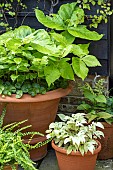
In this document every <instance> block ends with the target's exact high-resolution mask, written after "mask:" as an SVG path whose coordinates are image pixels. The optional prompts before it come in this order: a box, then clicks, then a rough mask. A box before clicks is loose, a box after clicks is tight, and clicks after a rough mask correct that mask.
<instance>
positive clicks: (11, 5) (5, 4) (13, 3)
mask: <svg viewBox="0 0 113 170" xmlns="http://www.w3.org/2000/svg"><path fill="white" fill-rule="evenodd" d="M20 8H21V9H25V8H27V6H26V5H25V4H24V3H23V2H22V0H9V1H7V0H1V1H0V20H1V22H0V26H1V27H4V28H6V30H7V31H8V30H10V29H12V28H11V27H10V24H9V21H8V19H7V17H6V13H8V15H9V16H10V17H12V18H13V19H15V25H14V28H15V27H16V26H17V22H18V21H17V16H18V12H19V10H20Z"/></svg>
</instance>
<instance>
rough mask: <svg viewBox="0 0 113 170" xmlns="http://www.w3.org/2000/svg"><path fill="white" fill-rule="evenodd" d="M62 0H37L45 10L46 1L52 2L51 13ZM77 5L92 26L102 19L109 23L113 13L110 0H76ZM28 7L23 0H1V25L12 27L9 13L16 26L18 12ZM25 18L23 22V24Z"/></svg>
mask: <svg viewBox="0 0 113 170" xmlns="http://www.w3.org/2000/svg"><path fill="white" fill-rule="evenodd" d="M59 1H60V0H57V1H55V0H47V1H46V0H45V1H44V2H41V1H40V0H37V4H38V3H39V2H41V3H43V6H44V10H47V9H46V3H48V2H49V3H50V9H49V11H48V12H49V13H53V8H54V7H55V6H56V5H57V4H58V3H59ZM76 2H77V6H78V7H79V8H81V9H83V10H84V12H85V18H86V19H88V20H90V21H91V23H90V24H89V26H90V27H95V28H97V27H98V24H100V23H101V22H102V21H104V22H105V23H107V21H108V16H110V15H112V13H113V10H112V9H111V2H110V0H97V1H95V0H76ZM26 8H27V5H25V3H23V1H22V0H15V1H14V0H9V1H7V0H1V2H0V19H1V23H0V26H2V27H4V28H6V30H9V29H12V28H11V26H10V23H9V21H8V17H7V14H8V15H9V16H10V17H12V18H13V19H14V20H15V23H14V26H13V28H15V27H16V26H17V24H18V14H19V12H20V11H21V10H24V9H26ZM93 8H97V10H96V11H95V13H94V15H90V16H87V14H86V11H87V10H93ZM28 14H29V12H28V13H27V14H26V15H25V17H24V19H25V18H26V17H27V16H28ZM24 19H23V21H22V23H21V24H23V22H24Z"/></svg>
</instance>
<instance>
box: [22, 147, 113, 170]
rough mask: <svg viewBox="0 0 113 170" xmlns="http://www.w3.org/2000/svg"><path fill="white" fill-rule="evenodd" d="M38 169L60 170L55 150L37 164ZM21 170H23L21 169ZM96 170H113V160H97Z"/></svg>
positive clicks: (51, 150) (50, 151)
mask: <svg viewBox="0 0 113 170" xmlns="http://www.w3.org/2000/svg"><path fill="white" fill-rule="evenodd" d="M36 167H37V169H39V170H59V168H58V164H57V159H56V156H55V152H54V150H53V149H50V150H49V151H48V154H47V156H46V157H45V158H44V159H43V160H42V161H39V162H37V164H36ZM19 170H23V169H22V168H21V167H19ZM80 170H83V169H80ZM95 170H113V159H108V160H97V164H96V168H95Z"/></svg>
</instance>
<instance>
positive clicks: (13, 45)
mask: <svg viewBox="0 0 113 170" xmlns="http://www.w3.org/2000/svg"><path fill="white" fill-rule="evenodd" d="M21 45H22V42H21V40H20V39H15V38H13V39H10V40H9V41H8V42H7V43H6V48H8V49H9V50H11V51H16V50H17V49H18V48H19V47H21Z"/></svg>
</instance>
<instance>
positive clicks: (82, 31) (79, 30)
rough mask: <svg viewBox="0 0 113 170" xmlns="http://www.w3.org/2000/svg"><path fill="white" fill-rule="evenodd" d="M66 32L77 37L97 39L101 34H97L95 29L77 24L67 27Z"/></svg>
mask: <svg viewBox="0 0 113 170" xmlns="http://www.w3.org/2000/svg"><path fill="white" fill-rule="evenodd" d="M68 32H69V33H70V34H71V35H73V36H75V37H78V38H82V39H87V40H93V41H97V40H100V39H101V38H102V37H103V35H102V34H101V35H99V34H98V33H97V32H95V31H90V30H88V29H87V28H86V26H84V25H79V26H77V27H69V28H68Z"/></svg>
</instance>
